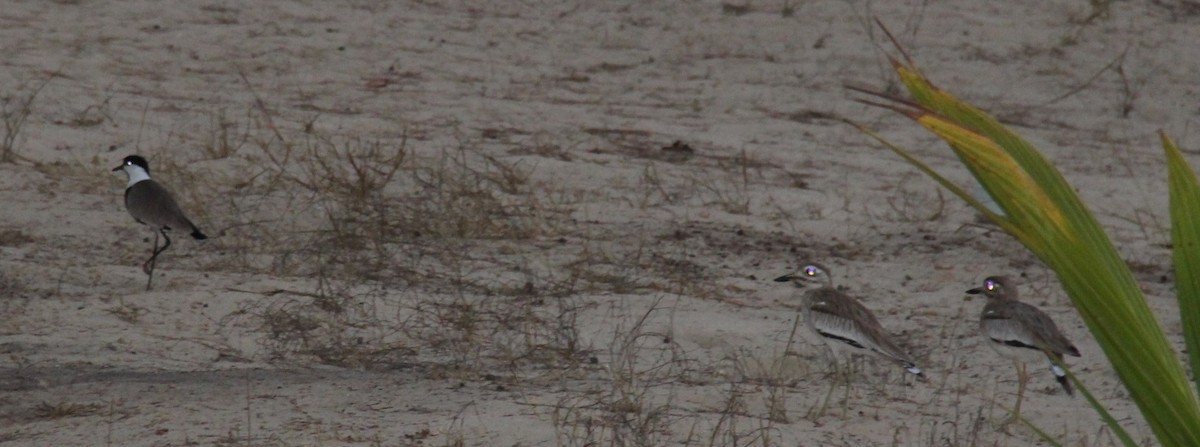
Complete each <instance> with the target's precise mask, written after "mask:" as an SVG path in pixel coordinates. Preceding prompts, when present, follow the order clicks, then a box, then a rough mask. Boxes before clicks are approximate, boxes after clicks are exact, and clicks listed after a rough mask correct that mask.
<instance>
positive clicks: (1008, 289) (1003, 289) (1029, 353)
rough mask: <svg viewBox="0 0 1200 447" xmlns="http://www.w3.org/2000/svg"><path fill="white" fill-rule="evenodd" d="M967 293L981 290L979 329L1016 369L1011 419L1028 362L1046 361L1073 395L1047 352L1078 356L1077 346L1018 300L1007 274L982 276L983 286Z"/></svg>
mask: <svg viewBox="0 0 1200 447" xmlns="http://www.w3.org/2000/svg"><path fill="white" fill-rule="evenodd" d="M967 293H968V294H971V295H977V294H983V296H985V297H987V304H986V305H984V306H983V312H982V313H980V314H979V330H980V332H981V333H982V334H983V336H984V337H987V339H988V345H989V346H991V347H992V348H994V349H995V350H996V352H997V353H999V354H1000V355H1001V356H1004V357H1007V358H1009V359H1011V360H1012V361H1013V366H1014V367H1016V369H1017V405H1016V407H1015V408H1014V409H1013V416H1012V418H1011V420H1018V419H1019V418H1020V417H1021V400H1022V399H1023V398H1024V395H1025V385H1026V384H1027V383H1028V382H1029V375H1028V374H1026V372H1025V364H1026V363H1028V362H1043V361H1049V363H1050V371H1051V372H1053V373H1054V377H1055V379H1057V380H1058V383H1059V384H1061V385H1062V387H1063V390H1065V391H1066V392H1067V394H1068V395H1072V394H1073V391H1072V389H1071V382H1070V381H1069V380H1067V372H1066V371H1063V369H1062V368H1060V367H1058V365H1057V364H1055V363H1054V361H1050V356H1053V357H1054V359H1055V360H1058V362H1059V363H1062V358H1063V355H1070V356H1073V357H1079V349H1077V348H1075V345H1073V344H1071V341H1070V340H1067V337H1065V336H1063V334H1062V332H1059V330H1058V326H1057V325H1055V324H1054V320H1051V319H1050V316H1048V315H1046V314H1045V313H1044V312H1042V311H1041V310H1040V309H1038V308H1037V307H1034V306H1033V305H1031V304H1028V303H1023V302H1021V301H1019V300H1018V293H1017V288H1016V286H1014V285H1013V283H1012V280H1011V279H1010V278H1008V277H1006V276H992V277H988V278H987V279H985V280H983V286H981V287H977V288H974V289H971V290H968V291H967Z"/></svg>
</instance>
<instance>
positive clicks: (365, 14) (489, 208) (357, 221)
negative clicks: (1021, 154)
mask: <svg viewBox="0 0 1200 447" xmlns="http://www.w3.org/2000/svg"><path fill="white" fill-rule="evenodd" d="M1098 4H1099V5H1102V6H1103V7H1104V9H1092V7H1091V6H1089V2H1063V1H1058V2H1041V1H1036V2H1035V1H1017V2H1003V3H997V2H991V1H972V2H857V1H851V2H797V1H746V2H743V3H733V2H726V3H719V2H712V1H698V2H697V1H686V2H666V1H660V2H614V1H593V2H576V1H566V2H549V1H545V2H533V1H499V2H437V1H401V2H393V3H387V4H384V3H377V2H365V1H352V2H294V3H282V2H254V3H245V4H243V3H240V2H145V1H130V2H78V1H58V2H9V3H7V4H6V5H5V6H4V7H3V8H2V9H0V23H3V24H4V26H0V48H2V49H3V52H2V54H3V56H4V57H3V58H2V59H0V64H2V65H3V69H2V70H0V71H2V72H3V73H4V74H5V75H4V76H0V85H2V86H3V90H2V91H3V92H4V93H3V98H4V102H3V106H4V108H3V117H4V121H5V122H6V123H7V124H8V125H7V126H6V127H5V128H4V129H0V131H3V135H5V137H6V139H5V141H11V145H12V147H13V152H14V153H15V154H16V155H18V157H17V160H16V161H15V162H12V163H0V191H2V193H0V210H2V211H0V315H2V316H3V317H2V318H0V353H3V354H4V355H3V356H0V390H3V392H2V393H0V444H4V445H46V446H52V445H53V446H60V445H122V446H138V445H153V446H176V445H226V446H232V445H238V446H240V445H288V446H292V445H321V446H332V445H481V446H517V445H519V446H535V445H580V446H582V445H721V446H734V445H738V446H740V445H803V446H818V445H820V446H875V445H887V446H926V445H939V446H941V445H950V446H960V445H961V446H966V445H989V446H991V445H999V446H1016V445H1041V444H1042V443H1041V441H1039V439H1038V437H1037V436H1036V435H1035V434H1034V433H1032V432H1031V431H1030V430H1028V429H1025V428H1022V427H1015V426H1014V427H1008V429H1007V430H1004V429H1003V428H1002V427H999V426H998V423H999V422H1000V421H1002V420H1003V419H1004V416H1005V410H1004V409H1005V408H1008V407H1011V405H1012V404H1013V403H1014V402H1015V395H1014V394H1015V390H1016V379H1015V377H1016V375H1015V373H1014V372H1013V368H1012V366H1011V364H1010V363H1009V362H1007V361H1006V360H1004V359H1003V358H1001V357H998V356H996V355H995V354H994V353H992V352H991V351H990V350H989V349H987V348H986V346H985V345H984V344H983V343H982V342H981V340H980V338H979V336H978V330H977V323H976V318H977V315H978V312H979V311H980V309H982V307H983V302H982V301H980V300H979V299H974V300H971V299H967V298H966V297H965V296H964V295H963V291H965V290H966V289H968V288H971V287H974V286H976V285H977V283H978V282H979V281H981V280H982V278H984V277H986V276H989V275H994V274H1009V275H1016V276H1018V277H1019V278H1020V281H1021V283H1020V286H1019V287H1020V288H1021V292H1022V295H1023V297H1024V298H1025V299H1026V300H1027V301H1029V302H1032V303H1034V304H1037V305H1039V306H1041V307H1042V308H1043V309H1044V310H1045V311H1046V312H1047V313H1049V314H1050V315H1051V316H1052V317H1053V318H1054V319H1055V320H1056V321H1057V322H1058V325H1059V326H1060V328H1061V329H1062V330H1063V331H1064V332H1065V333H1066V335H1067V336H1068V338H1070V339H1071V340H1072V341H1074V343H1075V345H1076V346H1078V348H1079V350H1080V351H1082V353H1083V357H1082V358H1078V359H1075V358H1072V359H1069V364H1070V365H1071V366H1072V367H1073V368H1074V371H1075V372H1076V373H1077V374H1078V375H1079V376H1080V378H1081V379H1082V380H1083V381H1084V383H1085V384H1087V385H1088V386H1089V387H1090V388H1091V389H1092V390H1093V392H1094V393H1095V394H1096V395H1097V396H1099V397H1100V398H1101V399H1102V400H1103V402H1104V404H1105V405H1107V406H1108V407H1109V408H1110V409H1111V411H1112V412H1113V414H1114V415H1115V416H1116V417H1117V419H1119V420H1120V421H1122V423H1123V424H1124V425H1125V426H1126V427H1127V428H1128V429H1129V430H1130V431H1131V432H1132V433H1133V434H1134V435H1135V436H1136V437H1137V438H1138V439H1139V440H1140V441H1141V442H1144V443H1145V444H1146V445H1152V444H1154V442H1153V441H1152V435H1151V434H1150V432H1149V430H1148V428H1147V426H1146V425H1145V422H1144V421H1143V420H1142V419H1141V417H1140V416H1139V414H1138V413H1137V411H1136V408H1134V407H1133V404H1132V403H1131V401H1130V400H1129V399H1128V398H1127V397H1126V393H1125V391H1124V389H1123V388H1122V386H1121V384H1120V383H1119V382H1118V380H1117V379H1116V377H1115V375H1114V374H1113V372H1112V370H1111V368H1110V367H1109V366H1108V365H1107V362H1106V361H1105V359H1104V356H1103V353H1102V352H1101V351H1100V349H1099V348H1098V347H1097V345H1096V343H1095V341H1094V340H1093V339H1092V337H1091V336H1090V334H1089V333H1088V332H1087V330H1086V328H1085V327H1084V326H1083V324H1082V322H1081V320H1080V318H1079V316H1078V315H1077V314H1076V312H1075V311H1074V309H1073V308H1072V306H1071V304H1070V302H1069V300H1068V299H1067V298H1066V296H1065V295H1064V294H1063V292H1062V291H1061V289H1060V287H1059V286H1058V283H1057V280H1056V279H1055V277H1054V275H1053V274H1052V272H1049V271H1048V270H1047V269H1046V268H1045V267H1044V266H1043V265H1042V264H1041V263H1040V262H1039V261H1038V260H1037V259H1036V258H1035V257H1033V256H1032V255H1031V254H1030V253H1029V252H1027V251H1026V250H1025V249H1024V248H1022V247H1021V246H1020V245H1019V244H1017V243H1016V242H1015V241H1014V240H1013V239H1011V238H1010V237H1008V236H1006V235H1004V234H1002V233H1000V232H998V231H996V230H995V229H994V228H991V227H988V226H986V225H980V224H979V223H978V221H977V217H976V215H975V213H974V212H973V211H972V210H970V209H969V208H968V207H966V206H965V205H963V204H961V203H959V202H958V201H956V200H954V199H953V198H952V197H951V195H950V194H947V193H945V192H939V191H938V188H937V187H936V186H935V185H934V183H933V182H932V181H930V180H929V179H927V178H925V177H924V176H922V175H920V173H919V172H917V171H916V170H915V169H914V168H912V167H910V166H909V165H907V164H905V163H903V162H902V161H900V160H899V159H898V158H896V157H895V156H893V155H891V154H890V153H889V152H886V151H885V150H883V149H881V148H880V147H878V146H877V145H874V144H872V143H871V142H870V141H869V139H868V138H866V137H865V136H863V135H862V134H861V133H859V132H858V131H856V130H855V129H853V128H852V127H850V126H848V125H846V124H844V123H842V122H840V121H838V120H836V119H834V117H837V116H844V117H849V118H852V119H854V120H857V121H859V122H862V123H865V124H867V125H868V126H870V127H872V128H874V129H876V130H877V131H879V132H880V133H881V134H883V135H885V136H886V137H887V138H889V139H892V140H893V141H895V142H897V143H900V144H903V145H905V146H907V147H910V148H911V149H913V150H914V151H915V152H917V153H919V154H921V155H922V156H923V157H925V158H926V160H928V161H929V162H930V163H931V164H932V165H934V166H935V167H937V168H939V169H941V170H943V171H944V172H946V173H947V174H948V175H949V176H950V177H951V178H953V179H955V180H957V181H961V182H963V184H964V185H969V184H970V183H969V177H968V176H967V174H966V173H965V172H964V171H963V170H962V169H961V167H959V166H958V165H957V164H956V160H955V159H954V158H953V156H952V154H951V153H950V152H949V150H948V149H947V148H946V147H945V146H944V145H942V144H941V143H939V142H937V141H936V140H935V139H933V138H932V137H931V136H929V135H928V134H926V133H924V132H922V131H921V130H920V129H918V128H917V127H916V126H914V125H913V124H911V123H909V122H906V121H905V119H903V118H902V117H899V116H896V115H895V114H893V113H890V112H888V111H884V110H880V109H877V108H872V107H869V106H866V105H863V104H860V103H857V102H855V101H854V100H853V99H854V98H855V97H856V95H854V94H852V93H851V92H848V91H847V90H845V89H843V87H842V86H843V84H844V83H846V82H854V83H858V84H865V85H872V86H876V87H877V88H881V89H883V88H889V87H894V86H895V80H894V79H895V78H894V76H892V74H891V73H890V71H889V66H888V64H887V59H886V58H887V56H888V55H895V54H896V53H895V51H894V50H893V49H892V47H891V46H890V44H889V43H888V42H887V41H886V40H885V39H884V38H883V35H882V33H880V32H879V30H878V29H877V28H876V27H875V26H874V25H873V23H872V21H871V18H872V17H879V18H880V19H881V20H882V21H883V22H885V23H887V24H888V26H889V27H890V28H891V29H892V30H893V31H894V32H895V34H896V35H897V37H898V39H899V40H900V42H901V43H902V44H903V45H905V46H906V47H907V48H908V49H909V50H910V52H911V53H912V55H913V57H914V58H915V60H916V62H917V63H918V64H919V65H920V66H921V67H922V68H923V69H924V70H925V71H926V72H927V73H928V74H929V75H930V76H931V77H932V78H933V80H934V81H935V82H937V83H938V84H939V85H941V86H942V87H944V88H947V89H949V90H951V91H953V92H956V93H957V94H959V95H960V96H961V97H962V98H965V99H967V100H969V101H971V102H973V103H974V104H976V105H978V106H981V107H983V108H985V109H987V110H989V111H992V112H993V113H995V114H996V115H997V116H999V117H1001V118H1002V119H1003V120H1004V121H1005V122H1006V123H1008V124H1010V125H1011V126H1013V128H1014V129H1016V130H1017V131H1018V132H1020V133H1022V134H1023V135H1026V136H1027V137H1029V138H1030V139H1031V140H1032V141H1034V142H1035V143H1036V144H1038V146H1039V147H1040V148H1041V149H1042V150H1043V151H1044V152H1045V153H1046V154H1047V156H1048V157H1049V158H1050V159H1052V160H1053V161H1054V162H1055V163H1057V164H1058V166H1059V167H1060V169H1061V170H1062V171H1063V173H1064V174H1065V175H1066V177H1067V178H1068V179H1069V181H1070V182H1072V184H1073V185H1075V186H1076V188H1077V189H1078V191H1079V193H1080V195H1081V196H1082V197H1083V199H1084V200H1085V201H1086V202H1087V203H1088V204H1089V205H1090V206H1091V208H1092V210H1093V211H1094V212H1095V213H1096V214H1097V215H1098V217H1099V219H1100V221H1101V222H1102V223H1103V224H1104V226H1105V227H1106V229H1108V230H1109V231H1110V234H1111V235H1112V237H1113V239H1114V241H1115V242H1116V244H1117V245H1118V246H1119V247H1120V249H1121V251H1122V254H1123V255H1124V256H1125V257H1126V258H1127V259H1128V260H1129V262H1130V264H1131V265H1132V266H1133V268H1134V271H1135V273H1136V275H1137V277H1138V279H1139V280H1140V281H1142V283H1143V287H1144V289H1145V291H1146V293H1147V296H1148V299H1149V300H1150V304H1151V306H1152V308H1154V310H1155V311H1156V312H1157V313H1158V315H1159V316H1160V321H1161V322H1162V324H1163V326H1164V328H1165V330H1166V332H1167V334H1168V335H1169V338H1170V340H1171V341H1172V343H1175V344H1176V345H1177V346H1180V348H1181V347H1182V341H1181V339H1180V326H1179V319H1178V316H1177V312H1176V310H1175V309H1176V305H1175V303H1174V301H1173V296H1172V287H1171V284H1170V264H1169V260H1170V257H1169V250H1168V249H1167V248H1166V244H1167V242H1168V240H1169V229H1168V223H1167V221H1168V215H1167V211H1166V200H1167V198H1166V192H1165V191H1166V189H1165V188H1166V186H1165V184H1166V179H1165V170H1164V165H1163V161H1162V155H1161V150H1160V149H1159V147H1158V145H1157V137H1156V134H1155V132H1156V131H1157V130H1158V129H1160V128H1161V129H1165V130H1166V131H1167V132H1168V133H1169V134H1170V135H1172V136H1173V137H1174V138H1176V140H1177V142H1179V143H1180V145H1181V146H1183V147H1184V148H1195V147H1197V144H1196V138H1195V130H1194V129H1195V126H1194V125H1193V124H1194V122H1195V120H1196V117H1197V113H1198V112H1197V107H1196V104H1197V96H1196V95H1197V90H1196V83H1195V73H1197V72H1200V53H1198V52H1197V49H1196V46H1195V42H1197V41H1200V26H1197V21H1198V20H1200V18H1198V16H1197V14H1196V10H1195V8H1192V7H1190V6H1189V5H1190V3H1188V2H1175V3H1172V2H1112V3H1109V2H1099V3H1098ZM134 153H137V154H141V155H143V156H145V157H147V158H148V159H149V160H150V164H151V168H152V174H153V175H154V177H155V178H156V179H157V180H159V181H161V182H162V183H163V184H165V185H167V187H168V188H170V189H172V190H173V191H175V193H176V195H177V196H178V198H179V201H180V202H181V204H182V206H183V208H184V209H185V210H186V211H187V212H188V213H189V214H190V215H191V217H192V218H193V220H195V221H196V222H197V223H198V224H199V225H200V227H201V228H202V229H204V230H205V231H206V232H207V233H208V234H209V235H210V237H211V238H210V239H209V240H208V241H204V242H197V241H193V240H190V239H189V238H187V237H186V236H184V235H182V234H177V235H176V237H175V238H173V240H174V245H172V247H171V249H170V250H169V251H167V252H166V253H165V254H164V255H163V256H162V257H161V258H160V259H159V260H158V263H157V271H156V276H155V280H154V288H153V289H152V290H150V291H146V290H145V280H146V277H145V275H144V274H143V273H142V272H141V269H140V265H141V263H142V261H143V260H144V259H145V258H146V256H147V255H148V253H149V251H150V249H151V243H152V239H153V237H152V236H153V232H152V231H151V230H149V229H148V228H146V227H143V226H140V225H138V224H136V223H135V222H133V221H132V219H130V218H129V216H128V214H127V213H126V212H125V211H124V208H123V205H122V199H121V197H122V190H123V188H124V186H125V178H124V176H123V175H122V174H121V173H119V172H110V169H111V168H112V167H114V166H116V165H117V164H119V162H120V160H121V158H122V157H124V156H126V155H129V154H134ZM1188 154H1189V157H1191V158H1192V161H1193V162H1194V163H1195V162H1197V161H1200V160H1197V159H1196V157H1195V152H1194V151H1191V152H1188ZM812 261H815V262H820V263H823V264H825V265H827V266H829V267H830V270H832V272H833V276H834V277H835V281H836V282H837V283H838V284H839V285H840V286H842V287H844V288H845V289H846V291H847V292H848V293H850V294H852V295H854V296H857V297H859V298H860V299H861V300H862V301H863V303H864V304H865V305H866V306H867V307H869V308H871V309H873V310H874V311H875V313H876V314H877V315H878V316H879V319H880V320H881V322H882V323H883V325H884V326H885V327H887V328H888V329H889V331H891V332H892V333H893V334H894V335H895V337H896V339H897V340H898V341H899V343H900V344H901V345H902V346H904V347H905V348H906V349H908V350H909V351H911V352H912V353H913V355H914V356H915V357H917V358H918V359H919V360H920V362H921V364H922V366H923V367H924V368H925V370H926V371H927V373H928V374H929V376H930V380H929V381H928V382H917V381H914V380H912V379H911V377H905V375H904V374H903V372H902V370H900V369H899V368H897V367H895V366H894V365H889V364H885V363H882V362H878V361H874V360H871V359H866V360H864V361H861V362H859V363H858V371H857V373H855V375H854V376H853V378H852V381H853V386H852V387H851V389H850V390H849V391H848V392H844V391H843V390H842V389H841V388H838V389H836V390H834V391H835V392H834V393H833V397H832V399H831V403H830V405H829V408H828V409H826V411H820V410H821V407H822V406H823V405H822V403H823V402H825V401H826V399H825V397H826V395H827V391H828V390H830V389H831V386H832V379H831V377H830V374H829V373H830V371H831V366H830V359H829V357H828V355H827V353H826V351H825V348H824V346H823V345H822V344H821V343H820V342H819V341H816V340H814V339H813V337H812V336H810V335H808V334H807V333H805V332H804V331H799V332H796V333H794V334H793V331H792V329H793V327H794V324H793V323H794V321H795V317H796V313H795V304H796V295H795V294H796V293H797V292H796V291H795V290H794V289H793V288H791V287H789V286H786V285H781V284H778V283H775V282H772V281H771V279H772V278H775V277H776V276H779V275H781V274H785V273H789V272H791V271H794V270H795V269H798V268H799V267H800V266H801V265H802V264H803V263H804V262H812ZM1043 366H1044V365H1034V366H1031V371H1033V372H1034V374H1033V379H1032V382H1031V384H1030V390H1029V392H1028V393H1027V396H1026V398H1025V404H1024V413H1025V415H1026V416H1027V417H1029V418H1030V419H1031V420H1034V421H1036V422H1037V424H1038V425H1039V426H1040V427H1041V428H1043V429H1044V430H1046V431H1047V432H1048V433H1051V434H1052V435H1054V436H1056V437H1059V438H1060V439H1062V440H1063V441H1064V444H1066V445H1088V446H1103V445H1113V444H1114V442H1115V441H1114V440H1113V439H1112V438H1111V436H1109V434H1108V432H1107V431H1106V430H1105V429H1103V428H1102V425H1101V423H1100V422H1099V418H1098V417H1097V415H1096V413H1095V412H1094V411H1093V410H1092V409H1091V408H1090V407H1088V405H1087V404H1086V402H1085V401H1084V400H1083V399H1081V398H1079V397H1074V398H1072V397H1069V396H1066V395H1065V394H1063V393H1062V391H1061V390H1060V389H1058V387H1057V384H1056V383H1055V382H1054V380H1053V378H1052V377H1051V376H1050V374H1049V372H1048V371H1046V370H1045V369H1044V367H1043ZM847 394H848V398H846V399H845V400H843V396H845V395H847Z"/></svg>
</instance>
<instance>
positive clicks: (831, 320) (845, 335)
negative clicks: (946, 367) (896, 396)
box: [775, 264, 925, 378]
mask: <svg viewBox="0 0 1200 447" xmlns="http://www.w3.org/2000/svg"><path fill="white" fill-rule="evenodd" d="M775 281H776V282H792V283H793V284H795V285H796V286H798V287H804V285H805V284H806V283H810V282H811V283H816V284H818V285H820V288H817V289H814V290H809V291H808V292H806V293H805V294H804V300H803V303H802V310H803V312H804V317H805V321H806V322H807V324H808V328H809V329H811V330H812V331H813V333H815V334H817V335H819V336H820V337H821V339H822V340H825V344H827V345H829V349H830V350H831V351H832V352H833V357H834V362H835V366H836V362H837V357H838V356H839V353H840V352H842V351H843V350H845V351H847V352H848V353H849V354H851V355H854V354H871V355H874V356H876V357H881V358H883V359H886V360H889V361H891V362H893V363H896V364H898V365H900V366H901V367H903V368H904V369H905V370H906V371H908V372H910V373H912V374H914V375H916V376H917V377H920V378H924V377H925V376H924V373H922V372H921V368H919V367H917V364H916V362H914V361H913V360H912V356H910V355H908V353H906V352H904V350H903V349H900V347H899V346H896V343H895V342H893V341H892V340H891V336H890V335H888V333H887V331H885V330H884V329H883V326H880V325H879V321H878V320H876V319H875V315H874V314H872V313H871V311H870V310H868V309H867V308H866V307H864V306H863V305H862V303H859V302H858V300H856V299H854V298H853V297H851V296H849V295H846V294H844V293H842V292H839V291H838V290H837V289H835V288H834V287H833V279H832V278H830V276H829V272H828V270H827V269H825V268H824V267H822V266H820V265H817V264H811V265H808V266H805V267H804V268H803V269H801V270H800V271H798V272H795V273H792V274H789V275H784V276H780V277H778V278H775Z"/></svg>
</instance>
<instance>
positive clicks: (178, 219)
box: [113, 155, 208, 290]
mask: <svg viewBox="0 0 1200 447" xmlns="http://www.w3.org/2000/svg"><path fill="white" fill-rule="evenodd" d="M113 171H125V175H126V176H127V177H128V178H129V183H128V184H127V185H126V186H125V209H126V210H128V211H129V215H131V216H133V219H134V220H136V221H138V223H142V224H145V225H148V226H150V228H153V229H154V230H155V233H154V251H153V254H151V255H150V259H147V260H146V262H145V263H143V264H142V271H144V272H146V274H147V275H149V276H150V279H148V280H147V281H146V290H150V282H151V281H152V280H153V279H154V260H155V258H157V257H158V255H159V254H160V253H162V252H163V251H166V249H167V247H170V246H171V238H170V237H168V236H167V231H168V230H171V231H186V232H189V233H190V234H191V236H192V237H193V238H196V239H207V238H208V236H205V235H204V233H201V232H200V229H199V228H197V227H196V224H193V223H192V221H191V220H190V219H188V217H187V215H185V214H183V210H181V209H179V204H178V203H176V202H175V197H174V196H173V195H171V192H170V191H167V189H166V188H164V187H163V186H162V185H161V184H159V183H158V182H156V181H154V180H153V179H151V178H150V166H149V165H147V164H146V159H145V158H142V157H141V156H138V155H130V156H128V157H125V159H124V160H123V161H122V162H121V165H120V166H117V167H115V168H113ZM160 234H161V235H162V237H163V239H165V240H166V243H165V244H163V246H162V247H161V248H160V247H159V246H158V236H159V235H160Z"/></svg>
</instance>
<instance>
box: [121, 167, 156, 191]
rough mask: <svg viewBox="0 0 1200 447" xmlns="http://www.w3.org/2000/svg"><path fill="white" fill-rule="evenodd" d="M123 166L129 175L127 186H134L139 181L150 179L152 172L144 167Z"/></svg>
mask: <svg viewBox="0 0 1200 447" xmlns="http://www.w3.org/2000/svg"><path fill="white" fill-rule="evenodd" d="M122 168H123V169H124V170H125V175H127V176H129V183H128V184H126V185H125V187H126V188H128V187H130V186H133V185H134V184H136V183H137V182H140V181H143V180H150V173H149V172H146V170H145V169H142V167H141V166H138V165H125V166H123V167H122Z"/></svg>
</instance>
